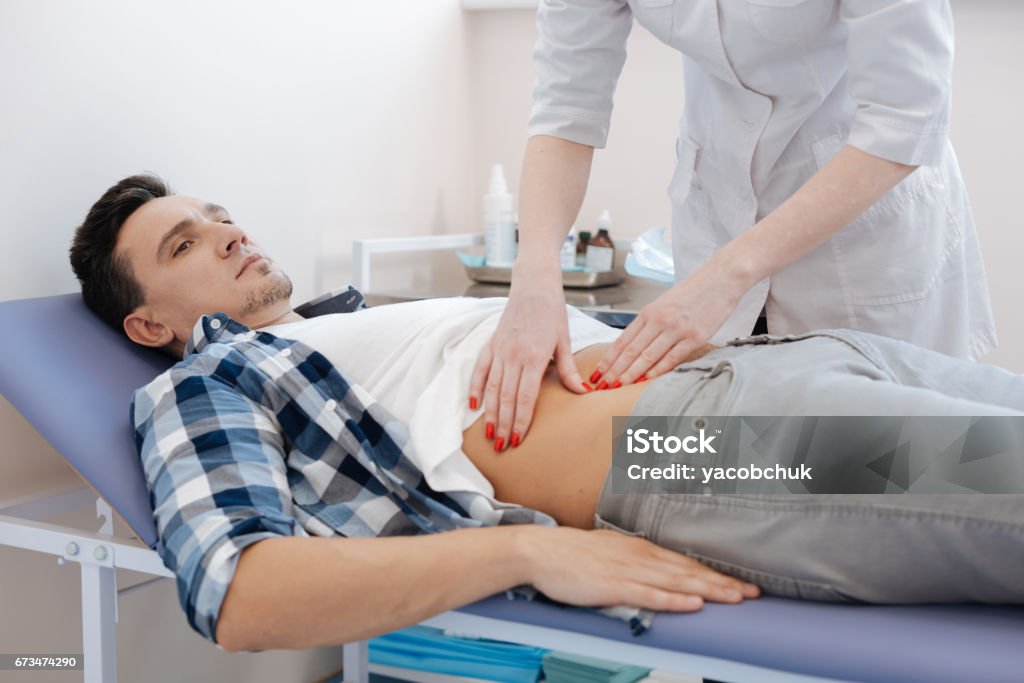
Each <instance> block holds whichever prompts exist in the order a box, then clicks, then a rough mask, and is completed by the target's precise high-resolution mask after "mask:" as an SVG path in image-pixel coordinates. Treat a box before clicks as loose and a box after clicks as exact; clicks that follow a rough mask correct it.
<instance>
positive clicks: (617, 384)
mask: <svg viewBox="0 0 1024 683" xmlns="http://www.w3.org/2000/svg"><path fill="white" fill-rule="evenodd" d="M621 386H622V380H621V379H617V380H615V382H614V383H613V384H612V385H611V387H610V388H611V389H618V388H619V387H621Z"/></svg>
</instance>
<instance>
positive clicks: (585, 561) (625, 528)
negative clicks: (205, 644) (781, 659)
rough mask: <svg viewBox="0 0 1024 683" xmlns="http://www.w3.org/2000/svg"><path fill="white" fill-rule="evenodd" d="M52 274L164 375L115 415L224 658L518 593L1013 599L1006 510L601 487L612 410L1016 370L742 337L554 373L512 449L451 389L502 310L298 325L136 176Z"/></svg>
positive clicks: (865, 388)
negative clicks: (593, 382)
mask: <svg viewBox="0 0 1024 683" xmlns="http://www.w3.org/2000/svg"><path fill="white" fill-rule="evenodd" d="M71 262H72V266H73V268H74V270H75V273H76V275H77V276H78V278H79V280H80V281H81V284H82V292H83V296H84V299H85V301H86V303H87V304H88V305H89V307H90V308H91V309H92V310H93V311H95V312H96V313H97V314H98V315H99V316H101V317H102V318H103V319H104V320H106V321H107V322H108V323H109V324H110V325H112V326H114V327H115V328H117V329H119V330H123V331H124V332H125V333H126V334H127V335H128V336H129V337H130V338H131V339H132V340H134V341H136V342H138V343H139V344H143V345H145V346H150V347H157V348H161V349H164V350H166V351H167V352H169V353H171V354H172V355H174V356H175V357H176V358H181V357H183V358H184V360H183V361H181V362H180V363H178V364H177V365H175V366H174V367H173V368H172V369H171V370H169V371H168V372H166V373H164V374H162V375H160V376H159V377H157V378H156V379H155V380H153V381H152V382H151V383H150V384H149V385H147V386H146V387H143V388H142V389H140V390H139V391H137V392H136V395H135V397H134V400H133V402H132V412H131V415H132V419H133V421H134V427H135V430H136V442H137V445H138V448H139V452H140V456H141V459H142V463H143V467H144V470H145V475H146V480H147V485H148V487H149V489H150V492H151V502H152V504H153V507H154V515H155V518H156V522H157V527H158V530H159V534H160V541H161V544H160V547H159V549H160V552H161V556H162V558H163V560H164V562H165V563H166V564H167V566H168V567H169V568H170V569H172V570H173V571H174V572H175V574H176V576H177V580H178V588H179V598H180V600H181V603H182V606H183V608H184V609H185V612H186V615H187V617H188V621H189V623H190V625H191V626H192V627H193V628H194V629H196V630H197V631H198V632H199V633H200V634H202V635H203V636H205V637H206V638H208V639H211V640H214V642H216V643H218V644H219V645H221V646H222V647H224V648H225V649H228V650H232V651H235V650H262V649H268V648H305V647H312V646H317V645H322V644H328V643H340V642H347V641H352V640H357V639H362V638H366V637H369V636H373V635H376V634H380V633H383V632H386V631H389V630H392V629H395V628H399V627H402V626H405V625H408V624H412V623H415V622H418V621H420V620H423V619H425V618H428V617H430V616H432V615H434V614H437V613H439V612H442V611H444V610H447V609H451V608H455V607H457V606H460V605H463V604H466V603H468V602H471V601H474V600H477V599H479V598H483V597H485V596H488V595H491V594H493V593H495V592H498V591H501V590H504V589H509V588H512V587H515V586H520V585H532V586H533V587H535V588H536V589H539V590H540V591H542V592H543V593H545V594H546V595H548V596H549V597H551V598H553V599H556V600H560V601H563V602H567V603H571V604H576V605H585V606H604V605H635V606H639V607H642V608H647V609H654V610H672V611H690V610H696V609H699V608H700V606H701V604H702V601H703V600H712V601H716V602H727V603H730V602H731V603H735V602H740V601H741V600H743V599H744V598H753V597H756V596H757V595H758V592H759V591H758V588H757V586H755V585H754V584H757V585H759V586H760V587H761V589H763V590H765V591H767V592H770V593H775V594H780V595H786V596H790V597H796V598H810V599H823V600H833V601H842V600H848V601H858V600H862V601H871V602H927V601H983V602H1024V582H1021V581H1020V574H1019V570H1020V567H1021V566H1022V564H1024V498H1022V497H1021V496H993V495H962V496H925V495H913V496H908V495H903V496H886V497H883V496H872V495H860V496H857V495H845V496H839V495H835V496H826V495H803V496H781V495H773V496H760V497H755V496H745V497H744V496H728V495H717V496H680V495H675V496H672V495H665V494H648V495H640V494H637V495H614V494H612V493H611V491H610V486H609V485H608V484H607V482H606V475H607V473H608V469H609V463H610V459H611V450H612V420H611V417H612V416H614V415H627V414H631V413H632V414H634V415H726V414H735V415H778V414H793V415H800V414H814V415H841V414H851V415H872V414H874V415H889V414H891V415H982V414H985V415H1021V414H1022V413H1024V377H1022V376H1019V375H1014V374H1012V373H1009V372H1007V371H1005V370H1002V369H999V368H996V367H992V366H983V365H973V364H970V363H966V362H961V361H958V360H954V359H952V358H948V357H945V356H942V355H939V354H936V353H932V352H929V351H925V350H923V349H918V348H916V347H913V346H910V345H907V344H905V343H901V342H897V341H893V340H889V339H885V338H882V337H878V336H873V335H869V334H858V333H853V332H850V331H842V330H832V331H821V332H818V333H813V334H808V335H804V336H800V337H786V338H778V337H765V336H761V337H753V338H750V339H746V340H739V341H738V342H735V343H733V344H731V345H729V346H726V347H722V348H713V347H706V348H705V349H702V350H701V352H700V353H697V354H695V355H694V357H693V358H691V359H688V361H687V362H686V363H684V364H683V365H681V366H679V368H677V371H676V372H672V373H668V374H667V375H664V376H661V377H657V378H653V379H651V380H649V381H646V382H642V383H638V384H635V385H631V386H621V387H614V388H609V389H607V390H602V391H593V392H589V393H585V394H574V393H572V392H569V391H567V390H565V389H564V388H563V387H562V386H561V384H560V382H559V381H558V379H557V377H555V375H554V373H553V372H552V371H550V369H549V373H548V376H547V377H545V379H544V381H543V383H542V387H541V393H540V395H539V397H538V403H537V406H538V410H537V412H536V418H535V421H534V423H533V424H532V426H531V427H530V430H529V435H526V434H510V433H509V432H508V425H506V424H505V423H504V422H502V420H501V417H500V416H499V417H498V424H497V426H495V425H494V424H483V422H484V418H483V417H482V415H483V413H482V405H481V401H480V399H481V398H482V400H483V401H484V402H487V401H491V400H493V398H494V397H493V396H491V395H487V396H484V397H473V398H471V397H469V396H468V395H467V393H466V387H469V386H470V381H469V379H470V378H469V375H470V374H471V373H472V371H473V367H474V365H475V362H476V359H477V358H478V356H479V353H480V350H481V348H482V347H483V346H484V345H485V344H486V342H487V340H488V339H489V338H490V336H491V333H492V331H493V329H494V327H495V325H496V324H497V322H498V319H499V317H500V315H501V312H502V307H503V305H504V303H505V300H504V299H482V300H478V299H470V298H452V299H437V300H429V301H421V302H413V303H404V304H396V305H390V306H381V307H377V308H369V309H364V310H360V311H357V312H354V313H349V314H336V315H328V316H322V317H318V318H313V319H309V320H305V319H303V318H302V317H301V316H299V315H297V314H296V313H295V312H294V311H293V310H292V307H291V303H290V295H291V292H292V287H291V282H290V281H289V279H288V277H287V276H286V275H285V273H284V272H282V270H281V268H280V267H279V266H278V265H277V264H276V263H275V262H274V261H273V260H272V259H271V258H270V257H269V256H268V255H267V254H266V253H265V252H263V251H262V250H261V249H260V247H259V246H258V245H257V244H256V243H254V242H253V241H251V240H250V238H249V236H248V235H247V234H246V232H245V230H244V228H243V227H242V226H239V225H236V224H235V223H234V222H233V221H232V220H231V218H230V216H229V214H228V212H227V211H226V210H225V209H224V208H222V207H220V206H217V205H215V204H210V203H207V202H205V201H201V200H199V199H195V198H192V197H185V196H178V195H173V194H171V192H170V191H169V190H168V188H167V187H166V186H165V184H164V183H163V181H161V180H160V179H158V178H156V177H152V176H133V177H130V178H126V179H125V180H122V181H121V182H119V183H118V184H117V185H115V186H113V187H112V188H110V189H109V190H108V191H107V192H106V193H105V194H104V195H103V197H102V198H101V199H100V200H99V201H98V202H97V203H96V204H95V205H94V206H93V207H92V209H91V210H90V211H89V213H88V216H87V218H86V219H85V221H84V223H83V225H82V226H81V227H79V228H78V230H77V232H76V234H75V238H74V244H73V246H72V249H71ZM567 315H568V316H569V321H570V332H571V336H572V339H571V344H572V350H573V352H574V354H575V358H576V362H577V363H578V364H579V366H580V367H581V368H587V367H589V366H592V365H594V364H595V363H596V362H597V360H598V359H599V358H600V357H601V355H602V353H603V352H604V349H605V348H606V345H607V344H609V343H612V342H614V340H615V339H616V337H617V336H618V334H619V330H616V329H614V328H610V327H607V326H604V325H602V324H600V323H598V322H597V321H595V320H593V319H591V318H589V317H587V316H586V315H584V314H582V313H580V312H578V311H576V310H574V309H572V308H570V309H568V311H567ZM83 360H85V362H87V359H83ZM552 518H553V519H554V520H557V522H558V526H553V525H552V521H551V520H552ZM432 531H450V533H438V534H429V533H423V532H432ZM647 539H649V540H647ZM695 558H699V559H700V560H703V562H701V561H698V559H695ZM708 565H711V566H708ZM712 567H715V568H718V569H720V570H722V571H721V572H719V571H716V570H715V569H713V568H712ZM737 577H738V578H737Z"/></svg>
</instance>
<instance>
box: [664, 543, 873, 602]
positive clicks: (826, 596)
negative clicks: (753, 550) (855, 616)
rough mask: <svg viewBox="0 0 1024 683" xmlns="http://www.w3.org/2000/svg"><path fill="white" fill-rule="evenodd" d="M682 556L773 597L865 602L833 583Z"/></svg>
mask: <svg viewBox="0 0 1024 683" xmlns="http://www.w3.org/2000/svg"><path fill="white" fill-rule="evenodd" d="M681 552H683V553H685V554H686V555H688V556H690V557H692V558H693V559H695V560H698V561H700V562H701V563H702V564H705V565H707V566H709V567H711V568H712V569H714V570H716V571H719V572H722V573H723V574H728V575H729V576H733V577H735V578H737V579H740V580H741V581H746V582H748V583H752V584H754V585H756V586H758V587H759V588H760V589H761V590H762V591H764V592H765V593H766V594H769V595H777V596H780V597H785V598H793V599H795V600H813V601H816V602H845V603H853V604H863V601H862V600H857V599H856V598H852V597H850V596H848V595H846V594H845V593H843V592H842V591H841V590H839V589H838V588H836V587H835V586H833V585H832V584H830V583H824V582H822V581H815V580H812V579H802V578H796V577H792V576H784V575H782V574H773V573H771V572H766V571H763V570H760V569H754V568H752V567H745V566H742V565H738V564H735V563H733V562H725V561H722V560H718V559H715V558H712V557H708V556H707V555H702V554H700V553H696V552H693V551H689V550H685V549H682V550H681Z"/></svg>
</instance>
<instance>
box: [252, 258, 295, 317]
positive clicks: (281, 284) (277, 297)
mask: <svg viewBox="0 0 1024 683" xmlns="http://www.w3.org/2000/svg"><path fill="white" fill-rule="evenodd" d="M254 267H256V268H257V269H259V273H260V275H270V264H269V263H267V262H266V261H261V262H260V263H258V264H255V266H254ZM291 295H292V281H291V279H289V277H288V275H286V274H285V273H284V272H281V271H279V272H277V273H275V274H273V275H272V276H271V281H270V282H267V283H265V284H264V285H262V286H260V287H258V288H257V289H254V290H252V291H251V292H249V293H248V295H246V298H245V308H244V309H242V315H243V316H247V315H252V314H253V313H256V312H258V311H262V310H263V309H264V308H267V307H268V306H272V305H274V304H276V303H277V302H278V301H281V300H282V299H288V298H289V297H290V296H291Z"/></svg>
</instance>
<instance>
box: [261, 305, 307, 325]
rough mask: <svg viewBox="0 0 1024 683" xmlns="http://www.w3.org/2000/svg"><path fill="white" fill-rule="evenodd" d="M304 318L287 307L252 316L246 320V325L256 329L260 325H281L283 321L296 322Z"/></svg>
mask: <svg viewBox="0 0 1024 683" xmlns="http://www.w3.org/2000/svg"><path fill="white" fill-rule="evenodd" d="M303 320H305V318H303V317H302V316H301V315H299V314H298V313H296V312H295V311H293V310H292V309H290V308H289V309H288V310H287V311H283V312H280V313H270V314H269V315H267V314H263V315H261V316H253V317H252V319H251V320H248V321H246V326H247V327H249V328H250V329H253V330H258V329H260V328H262V327H270V326H271V325H282V324H284V323H297V322H301V321H303Z"/></svg>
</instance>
